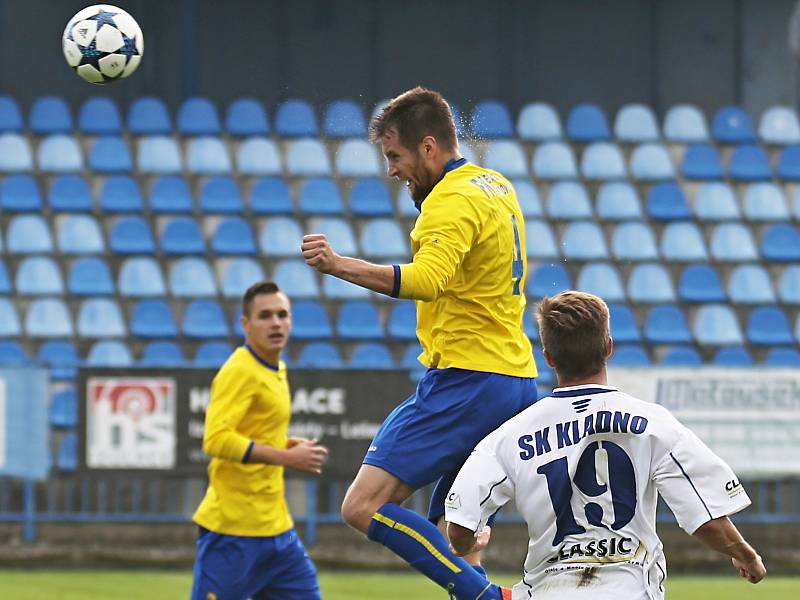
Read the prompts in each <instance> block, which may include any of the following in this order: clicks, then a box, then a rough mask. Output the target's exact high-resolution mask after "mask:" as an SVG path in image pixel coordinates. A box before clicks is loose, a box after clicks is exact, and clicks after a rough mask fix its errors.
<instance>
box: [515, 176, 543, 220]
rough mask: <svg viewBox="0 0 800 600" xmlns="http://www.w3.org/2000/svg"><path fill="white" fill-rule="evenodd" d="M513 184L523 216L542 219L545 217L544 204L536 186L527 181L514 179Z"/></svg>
mask: <svg viewBox="0 0 800 600" xmlns="http://www.w3.org/2000/svg"><path fill="white" fill-rule="evenodd" d="M511 184H512V185H513V186H514V191H515V192H516V193H517V201H518V202H519V207H520V209H521V210H522V214H523V215H525V216H526V217H541V216H542V215H543V213H542V202H541V200H540V199H539V192H538V191H537V190H536V186H535V185H534V184H533V183H532V182H531V181H530V180H527V179H514V180H513V181H512V182H511Z"/></svg>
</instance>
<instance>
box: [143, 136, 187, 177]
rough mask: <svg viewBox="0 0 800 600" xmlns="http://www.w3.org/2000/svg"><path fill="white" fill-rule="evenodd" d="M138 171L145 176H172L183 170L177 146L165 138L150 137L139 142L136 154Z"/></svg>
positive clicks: (170, 139)
mask: <svg viewBox="0 0 800 600" xmlns="http://www.w3.org/2000/svg"><path fill="white" fill-rule="evenodd" d="M136 162H137V163H138V164H139V171H141V172H142V173H145V174H155V175H172V174H179V173H180V172H181V170H182V169H183V160H182V158H181V151H180V148H178V144H177V143H176V142H175V140H173V139H172V138H169V137H166V136H150V137H144V138H142V139H141V140H139V149H138V152H137V154H136Z"/></svg>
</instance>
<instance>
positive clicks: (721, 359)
mask: <svg viewBox="0 0 800 600" xmlns="http://www.w3.org/2000/svg"><path fill="white" fill-rule="evenodd" d="M713 363H714V364H715V365H716V366H718V367H750V366H752V365H753V356H752V355H751V354H750V353H749V352H748V351H747V350H746V349H745V348H741V347H737V346H731V347H729V348H720V349H719V350H717V353H716V354H714V361H713Z"/></svg>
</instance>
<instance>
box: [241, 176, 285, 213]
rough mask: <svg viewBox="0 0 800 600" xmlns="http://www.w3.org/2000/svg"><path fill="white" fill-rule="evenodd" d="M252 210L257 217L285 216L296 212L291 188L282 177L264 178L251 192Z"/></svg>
mask: <svg viewBox="0 0 800 600" xmlns="http://www.w3.org/2000/svg"><path fill="white" fill-rule="evenodd" d="M250 210H251V211H252V212H253V214H256V215H284V214H292V213H293V212H294V202H293V201H292V196H291V194H290V193H289V186H288V185H286V182H285V181H284V180H283V178H282V177H264V178H262V179H259V180H258V181H256V182H255V184H253V187H252V189H251V190H250Z"/></svg>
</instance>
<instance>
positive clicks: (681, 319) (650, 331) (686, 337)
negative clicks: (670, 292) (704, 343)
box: [643, 304, 692, 344]
mask: <svg viewBox="0 0 800 600" xmlns="http://www.w3.org/2000/svg"><path fill="white" fill-rule="evenodd" d="M643 329H644V337H645V339H646V340H647V341H649V342H651V343H653V344H688V343H691V341H692V334H691V333H690V332H689V324H688V323H687V321H686V315H684V313H683V311H682V310H681V309H680V308H678V307H677V306H676V305H674V304H664V305H660V306H654V307H653V308H651V309H650V310H649V311H647V316H646V317H645V320H644V328H643Z"/></svg>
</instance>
